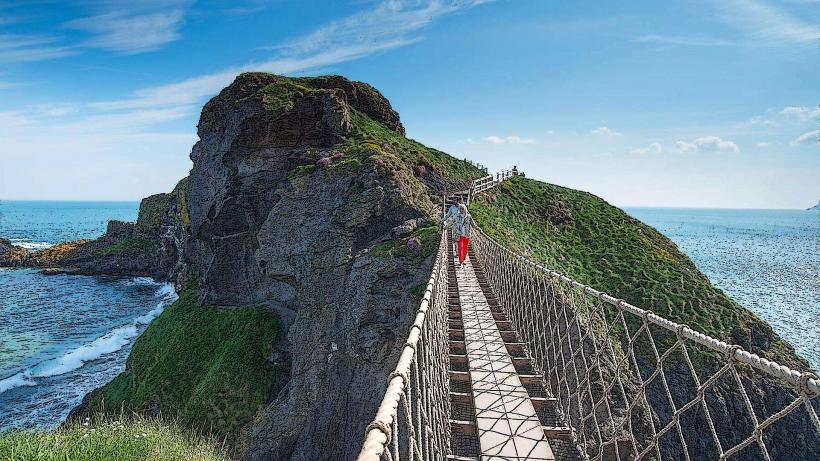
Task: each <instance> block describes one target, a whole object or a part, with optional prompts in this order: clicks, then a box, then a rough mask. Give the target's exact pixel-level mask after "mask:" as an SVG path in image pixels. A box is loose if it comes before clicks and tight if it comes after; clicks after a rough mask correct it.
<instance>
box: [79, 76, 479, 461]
mask: <svg viewBox="0 0 820 461" xmlns="http://www.w3.org/2000/svg"><path fill="white" fill-rule="evenodd" d="M198 135H199V141H198V142H197V143H196V145H195V146H194V147H193V150H192V152H191V160H192V162H193V168H192V169H191V172H190V175H189V176H188V177H187V178H186V179H185V180H183V181H182V182H181V183H180V184H179V185H178V186H177V187H176V188H175V190H174V192H172V193H171V194H158V195H154V196H151V197H148V198H146V199H145V200H143V202H142V205H141V209H140V219H139V220H138V221H137V223H136V224H134V225H130V226H129V225H126V224H120V223H116V224H112V225H111V226H110V228H109V233H108V234H107V235H109V234H110V238H111V239H114V240H118V241H121V240H122V239H125V240H127V239H129V238H132V237H129V235H132V234H133V235H135V236H145V235H150V236H152V241H154V242H156V244H157V248H156V251H155V252H154V253H152V254H154V255H155V257H156V261H154V266H153V267H154V270H155V273H157V274H158V275H159V276H160V277H163V278H166V279H168V280H172V281H174V282H176V284H177V286H178V287H179V288H182V287H186V286H187V287H189V288H188V289H189V290H190V289H193V290H195V292H196V296H197V298H198V303H199V304H200V305H202V306H208V308H209V309H211V310H206V309H203V310H202V312H203V315H208V314H206V312H213V308H214V307H216V308H217V309H219V310H221V311H227V312H231V311H239V310H242V309H247V308H248V307H249V306H250V307H253V308H254V309H263V310H266V311H272V312H275V313H276V314H277V317H278V319H279V326H280V328H281V331H282V334H281V335H278V339H277V343H276V344H275V345H274V347H273V350H259V351H248V353H249V354H265V355H264V356H265V357H266V358H267V360H268V362H269V363H270V364H271V365H272V366H274V367H276V369H277V372H276V383H270V384H269V385H268V387H267V389H266V390H265V391H264V392H266V393H270V395H268V398H267V399H266V401H265V402H264V405H261V406H260V407H259V408H258V409H257V412H256V414H255V415H250V417H247V415H245V416H243V418H246V417H247V419H250V420H252V423H249V424H247V425H245V426H244V427H243V428H241V431H240V432H241V435H240V436H239V437H235V438H234V437H233V435H234V432H235V430H234V429H235V427H233V426H232V427H231V429H230V431H231V436H232V438H234V439H235V440H234V442H235V445H236V446H235V448H236V450H237V452H238V453H239V454H240V455H241V456H242V457H243V459H248V460H280V459H292V460H317V459H327V460H335V459H351V458H353V457H354V455H355V454H356V453H357V451H358V449H359V445H360V443H361V440H362V436H363V433H364V428H365V425H366V424H367V423H368V421H369V420H370V419H371V418H372V415H373V414H374V412H375V410H376V407H377V405H378V404H379V401H380V397H381V395H382V393H383V391H384V387H385V385H386V377H387V376H388V374H389V373H390V371H391V370H392V368H393V367H394V366H395V363H396V360H397V354H398V348H399V345H400V344H401V343H402V342H403V340H404V338H405V336H406V333H407V330H408V328H409V326H410V322H411V321H412V319H413V314H414V311H415V309H416V307H417V304H418V301H419V299H418V294H417V293H418V291H419V288H420V287H423V286H424V284H425V283H426V281H427V279H428V277H429V275H430V268H431V266H432V263H433V254H434V252H435V249H436V248H437V246H438V240H439V231H438V228H437V226H436V225H434V224H432V223H431V221H432V218H433V216H432V212H433V200H432V199H435V198H438V197H439V196H440V195H441V193H442V192H443V191H444V189H445V188H451V189H452V188H464V187H465V186H466V185H467V184H468V183H469V181H471V180H472V179H474V178H476V177H478V176H480V175H482V174H483V172H482V171H481V170H479V169H478V168H476V167H475V166H473V165H471V164H469V163H468V162H465V161H461V160H457V159H454V158H452V157H450V156H448V155H446V154H444V153H442V152H439V151H437V150H435V149H429V148H427V147H425V146H422V145H421V144H419V143H416V142H415V141H412V140H409V139H407V138H406V137H405V136H404V127H403V126H402V124H401V122H400V120H399V117H398V114H397V113H396V111H395V110H393V109H392V107H391V106H390V103H389V102H388V101H387V99H385V98H384V97H383V96H382V95H381V94H380V93H379V92H378V91H376V90H375V89H374V88H373V87H371V86H370V85H367V84H364V83H360V82H353V81H350V80H347V79H345V78H342V77H336V76H331V77H315V78H286V77H281V76H276V75H271V74H265V73H245V74H241V75H239V76H238V77H237V78H236V80H235V81H234V82H233V83H232V84H231V85H230V86H228V87H227V88H225V89H224V90H222V91H221V92H220V93H219V95H217V96H216V97H214V98H213V99H212V100H211V101H209V102H208V103H207V104H206V105H205V107H204V108H203V111H202V115H201V118H200V121H199V124H198ZM105 238H106V237H104V238H102V239H99V240H100V241H102V240H105ZM410 238H415V239H416V241H418V242H420V244H419V245H418V246H416V245H411V246H408V245H407V240H408V239H410ZM191 286H193V287H195V288H190V287H191ZM186 293H189V291H186ZM185 298H186V300H188V301H186V302H189V301H190V297H189V296H188V295H187V294H186V295H185ZM238 308H242V309H238ZM170 309H171V310H173V308H170ZM164 318H165V317H162V316H161V317H160V318H159V319H158V320H157V322H160V323H162V322H161V321H162V320H163V319H164ZM166 328H167V327H166ZM155 334H163V333H154V332H153V329H152V328H151V327H149V330H147V331H146V334H145V335H151V336H153V335H155ZM141 340H142V338H140V340H138V342H137V344H136V345H135V347H134V352H132V359H133V358H134V355H133V354H135V353H138V354H143V353H144V352H145V350H144V347H143V346H142V343H141ZM156 340H157V339H156V338H154V341H156ZM230 340H231V339H230V338H225V341H230ZM160 342H161V341H160ZM132 359H129V368H127V370H126V374H129V373H132V371H133V369H132V366H138V365H136V364H135V363H136V362H139V363H140V366H141V364H142V363H144V361H145V360H148V359H147V358H146V357H145V356H143V355H140V357H139V358H137V359H134V360H132ZM156 366H157V367H162V366H163V364H156ZM139 379H141V378H140V377H139V376H136V377H135V376H133V375H132V376H130V377H129V378H128V379H127V380H124V379H118V380H115V381H116V382H115V383H112V384H111V385H109V386H107V387H110V386H114V387H116V386H129V387H130V389H131V390H129V391H127V392H125V391H122V387H117V389H118V391H116V392H114V391H110V389H107V387H104V388H102V389H101V390H99V391H98V392H96V393H95V395H92V396H90V397H89V398H87V399H86V402H85V404H84V408H81V409H80V410H79V411H77V412H75V413H74V415H75V416H78V415H80V414H82V413H83V411H86V410H88V408H86V407H87V406H93V405H94V402H97V401H101V400H102V399H103V398H105V397H108V398H110V397H112V396H114V395H116V397H117V398H118V399H119V400H117V403H118V404H123V405H126V406H129V407H130V408H132V409H135V410H138V411H140V410H142V411H148V410H150V409H151V408H154V410H156V408H161V409H163V410H169V409H170V410H173V408H169V407H172V406H173V404H172V403H169V402H168V401H167V399H165V400H163V398H162V397H161V396H159V395H158V396H157V398H156V399H151V398H147V399H145V398H143V397H145V396H141V397H139V398H137V397H134V396H135V394H136V393H137V391H135V390H134V389H139V388H141V387H140V383H139V382H137V381H138V380H139ZM126 382H127V383H128V384H124V383H126ZM173 385H174V384H173V383H151V386H150V387H152V388H163V386H173ZM240 385H241V384H240ZM109 391H110V392H109ZM129 392H131V393H130V394H129ZM224 392H231V391H230V390H225V391H224ZM167 393H168V394H174V391H169V392H167ZM177 394H179V393H177ZM123 395H125V397H123ZM131 397H134V398H131ZM132 402H150V405H148V404H145V403H136V408H134V407H135V405H134V404H132ZM149 406H150V407H151V408H149ZM234 426H235V425H234ZM218 429H219V428H217V430H218ZM327 434H333V435H334V436H333V437H327Z"/></svg>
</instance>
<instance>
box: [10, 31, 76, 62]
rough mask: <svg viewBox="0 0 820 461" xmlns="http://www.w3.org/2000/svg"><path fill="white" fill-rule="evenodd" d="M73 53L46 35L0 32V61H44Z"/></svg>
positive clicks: (54, 38)
mask: <svg viewBox="0 0 820 461" xmlns="http://www.w3.org/2000/svg"><path fill="white" fill-rule="evenodd" d="M74 53H75V50H74V49H72V48H71V47H68V46H64V45H61V44H59V41H58V39H57V38H56V37H51V36H47V35H21V34H0V63H13V62H16V63H20V62H33V61H45V60H47V59H54V58H61V57H64V56H70V55H72V54H74Z"/></svg>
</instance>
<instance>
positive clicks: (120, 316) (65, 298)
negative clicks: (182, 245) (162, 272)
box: [0, 201, 176, 431]
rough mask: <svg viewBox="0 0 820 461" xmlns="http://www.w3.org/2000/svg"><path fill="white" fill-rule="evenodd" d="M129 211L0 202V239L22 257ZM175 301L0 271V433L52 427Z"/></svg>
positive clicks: (128, 281)
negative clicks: (16, 248) (20, 250)
mask: <svg viewBox="0 0 820 461" xmlns="http://www.w3.org/2000/svg"><path fill="white" fill-rule="evenodd" d="M137 207H138V203H137V202H11V201H0V236H2V237H5V238H9V239H10V240H12V241H13V242H15V243H16V244H18V245H21V246H25V247H28V248H44V247H47V246H49V245H50V244H54V243H57V242H60V241H63V240H73V239H79V238H93V237H97V236H99V235H100V234H102V233H103V232H105V227H106V223H107V221H108V220H109V219H123V220H134V219H136V215H137ZM175 297H176V294H175V293H174V291H173V288H172V287H171V286H170V285H168V284H162V283H158V282H156V281H154V280H151V279H149V278H144V277H136V278H122V277H86V276H79V275H56V276H44V275H41V274H40V273H39V271H37V270H33V269H3V268H0V431H3V430H8V429H15V428H18V429H27V428H50V427H54V426H55V425H57V424H59V423H60V422H61V421H62V420H63V419H64V418H65V417H66V416H67V415H68V412H69V411H70V410H71V409H72V408H74V407H75V406H76V405H77V404H78V403H79V402H80V401H81V400H82V398H83V397H84V396H85V394H87V393H88V392H89V391H91V390H93V389H94V388H96V387H99V386H101V385H103V384H104V383H106V382H107V381H109V380H111V379H112V378H113V377H114V376H116V375H117V374H118V373H120V372H121V371H122V370H123V368H124V366H125V359H126V358H127V357H128V352H129V351H130V349H131V346H132V345H133V342H134V339H135V338H136V337H137V336H138V335H139V334H140V333H141V332H142V331H143V330H144V329H145V327H146V326H147V325H148V324H149V323H150V322H151V320H153V319H154V318H156V316H158V315H159V314H160V313H161V312H162V309H163V308H164V307H165V306H166V305H167V304H168V303H170V302H171V301H173V299H175Z"/></svg>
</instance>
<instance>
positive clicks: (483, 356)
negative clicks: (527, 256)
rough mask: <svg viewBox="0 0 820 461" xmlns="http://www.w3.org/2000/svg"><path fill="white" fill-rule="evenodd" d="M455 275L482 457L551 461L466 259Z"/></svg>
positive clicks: (488, 459) (485, 459)
mask: <svg viewBox="0 0 820 461" xmlns="http://www.w3.org/2000/svg"><path fill="white" fill-rule="evenodd" d="M453 257H454V258H455V257H456V256H455V255H453ZM456 278H457V280H458V292H459V301H460V303H461V312H462V320H463V324H464V343H465V348H466V352H467V361H468V366H469V375H470V380H471V383H472V390H473V401H474V403H475V414H476V426H477V429H478V437H479V443H480V446H481V459H482V460H483V461H523V460H533V461H536V460H537V461H547V460H549V461H552V460H555V456H554V455H553V452H552V448H551V447H550V445H549V442H548V441H547V439H546V436H545V434H544V429H543V427H542V426H541V423H540V421H539V419H538V416H537V414H536V412H535V407H534V406H533V402H532V400H531V399H530V396H529V394H528V393H527V391H526V389H525V388H524V386H523V385H522V383H521V380H520V379H519V376H518V373H517V372H516V370H515V366H514V364H513V360H512V358H511V357H510V354H509V353H508V352H507V348H506V346H505V345H504V341H503V339H502V336H501V333H500V332H499V330H498V327H497V325H496V321H495V319H494V318H493V314H492V311H491V310H490V306H489V304H488V303H487V299H486V297H485V296H484V293H483V292H482V291H481V287H480V286H479V284H478V280H477V278H476V274H475V271H474V270H473V267H472V264H471V263H470V260H469V258H468V259H467V261H465V263H464V266H462V267H458V261H457V260H456Z"/></svg>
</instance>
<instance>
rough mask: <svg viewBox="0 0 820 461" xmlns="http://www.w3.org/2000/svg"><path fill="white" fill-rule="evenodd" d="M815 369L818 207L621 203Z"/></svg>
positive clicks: (819, 346) (819, 355) (819, 345)
mask: <svg viewBox="0 0 820 461" xmlns="http://www.w3.org/2000/svg"><path fill="white" fill-rule="evenodd" d="M626 211H627V212H628V213H629V214H631V215H632V216H634V217H636V218H638V219H640V220H641V221H643V222H645V223H647V224H649V225H650V226H653V227H654V228H656V229H657V230H659V231H660V232H662V233H663V234H664V235H666V236H667V237H669V238H671V239H672V240H673V241H674V242H675V243H676V244H677V245H678V247H679V248H680V249H681V250H683V252H684V253H686V254H687V255H689V257H690V258H692V260H693V261H694V262H695V264H697V266H698V268H699V269H700V270H701V271H702V272H703V273H704V274H706V276H707V277H709V280H711V281H712V283H714V284H715V285H716V286H718V287H719V288H721V289H722V290H723V291H725V292H726V293H728V294H729V295H730V296H732V297H733V298H734V299H735V300H736V301H738V302H739V303H740V304H742V305H743V306H745V307H746V308H748V309H750V310H751V311H752V312H754V313H755V314H757V315H758V316H760V317H761V318H762V319H763V320H765V321H767V322H768V323H769V324H770V325H771V326H772V328H774V330H775V331H776V332H777V333H778V334H780V336H782V337H783V338H785V339H786V340H788V341H789V342H790V343H791V344H792V345H793V346H794V348H795V349H796V350H797V352H798V353H799V354H800V355H801V356H803V357H805V358H806V359H808V361H809V363H810V365H811V367H812V368H813V369H814V370H820V212H818V211H806V210H729V209H691V208H627V209H626Z"/></svg>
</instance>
